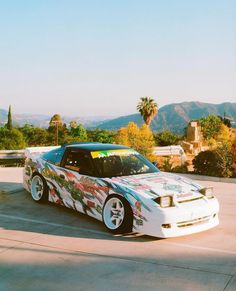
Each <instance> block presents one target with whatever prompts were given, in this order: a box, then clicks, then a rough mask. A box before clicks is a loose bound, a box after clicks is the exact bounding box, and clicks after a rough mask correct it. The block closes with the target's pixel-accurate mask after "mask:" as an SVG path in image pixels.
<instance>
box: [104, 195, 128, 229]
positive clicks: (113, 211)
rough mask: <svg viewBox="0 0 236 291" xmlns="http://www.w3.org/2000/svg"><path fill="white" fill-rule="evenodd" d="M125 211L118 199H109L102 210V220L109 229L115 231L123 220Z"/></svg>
mask: <svg viewBox="0 0 236 291" xmlns="http://www.w3.org/2000/svg"><path fill="white" fill-rule="evenodd" d="M124 215H125V209H124V205H123V203H122V201H121V200H120V199H119V198H116V197H114V198H111V199H109V200H108V201H107V203H106V205H105V206H104V210H103V220H104V223H105V225H106V226H107V227H108V228H109V229H113V230H114V229H117V228H118V227H119V226H120V225H121V223H122V222H123V220H124Z"/></svg>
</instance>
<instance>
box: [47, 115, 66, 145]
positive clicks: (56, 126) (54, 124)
mask: <svg viewBox="0 0 236 291" xmlns="http://www.w3.org/2000/svg"><path fill="white" fill-rule="evenodd" d="M48 132H49V138H48V140H49V143H50V144H53V143H54V144H56V145H58V144H63V143H65V142H66V141H67V139H68V130H67V127H66V124H65V123H64V124H63V120H62V118H61V116H60V115H59V114H54V115H53V117H52V118H51V120H50V122H49V127H48Z"/></svg>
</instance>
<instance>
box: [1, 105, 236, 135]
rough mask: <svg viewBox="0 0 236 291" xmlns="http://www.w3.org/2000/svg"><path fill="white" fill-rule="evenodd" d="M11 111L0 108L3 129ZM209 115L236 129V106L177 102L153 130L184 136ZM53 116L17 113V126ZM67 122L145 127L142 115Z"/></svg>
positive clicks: (160, 116)
mask: <svg viewBox="0 0 236 291" xmlns="http://www.w3.org/2000/svg"><path fill="white" fill-rule="evenodd" d="M7 114H8V112H7V110H4V109H0V126H1V125H3V124H6V122H7ZM209 114H215V115H221V116H224V114H225V115H226V116H227V117H229V118H231V119H232V120H233V121H234V122H235V123H232V126H233V127H236V103H229V102H226V103H221V104H211V103H202V102H182V103H173V104H169V105H166V106H163V107H161V108H160V109H159V111H158V114H157V116H156V117H155V119H154V120H153V121H152V124H151V128H152V130H154V131H162V130H171V131H173V132H175V133H179V134H181V133H183V131H184V128H185V127H186V126H187V124H188V122H189V121H190V120H193V119H199V118H201V117H204V116H208V115H209ZM50 119H51V116H48V115H42V114H14V111H13V123H14V124H17V125H19V126H23V125H24V124H26V123H28V124H32V125H34V126H38V127H48V126H49V121H50ZM62 119H63V121H64V122H65V123H66V124H69V122H70V121H71V120H76V121H77V122H78V123H82V124H83V125H84V126H85V127H86V128H101V129H107V130H117V129H119V128H121V127H124V126H127V124H128V123H129V122H130V121H133V122H135V123H137V124H138V125H142V124H143V119H142V117H141V116H140V114H139V113H137V114H132V115H126V116H121V117H118V118H111V117H110V118H109V119H108V117H106V116H100V117H93V116H90V117H73V116H72V117H70V116H62Z"/></svg>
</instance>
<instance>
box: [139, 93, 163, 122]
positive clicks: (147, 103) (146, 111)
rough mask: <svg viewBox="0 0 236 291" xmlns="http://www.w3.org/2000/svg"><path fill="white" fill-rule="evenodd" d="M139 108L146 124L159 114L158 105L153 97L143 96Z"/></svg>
mask: <svg viewBox="0 0 236 291" xmlns="http://www.w3.org/2000/svg"><path fill="white" fill-rule="evenodd" d="M137 110H138V111H139V112H140V114H141V115H142V117H143V120H144V122H145V123H146V125H147V126H149V125H150V124H151V122H152V120H153V118H154V117H155V116H156V115H157V112H158V106H157V103H156V102H155V101H154V99H153V98H152V97H141V98H140V101H139V103H138V106H137Z"/></svg>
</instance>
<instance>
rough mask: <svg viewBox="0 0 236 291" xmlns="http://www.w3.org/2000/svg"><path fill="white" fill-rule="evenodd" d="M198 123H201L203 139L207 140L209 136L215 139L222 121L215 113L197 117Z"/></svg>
mask: <svg viewBox="0 0 236 291" xmlns="http://www.w3.org/2000/svg"><path fill="white" fill-rule="evenodd" d="M199 123H200V125H201V131H202V134H203V137H204V139H206V140H209V139H211V138H214V139H216V137H217V134H218V132H219V130H220V127H221V125H222V121H221V120H220V118H219V117H217V116H215V115H208V116H207V117H203V118H201V119H199Z"/></svg>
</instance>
